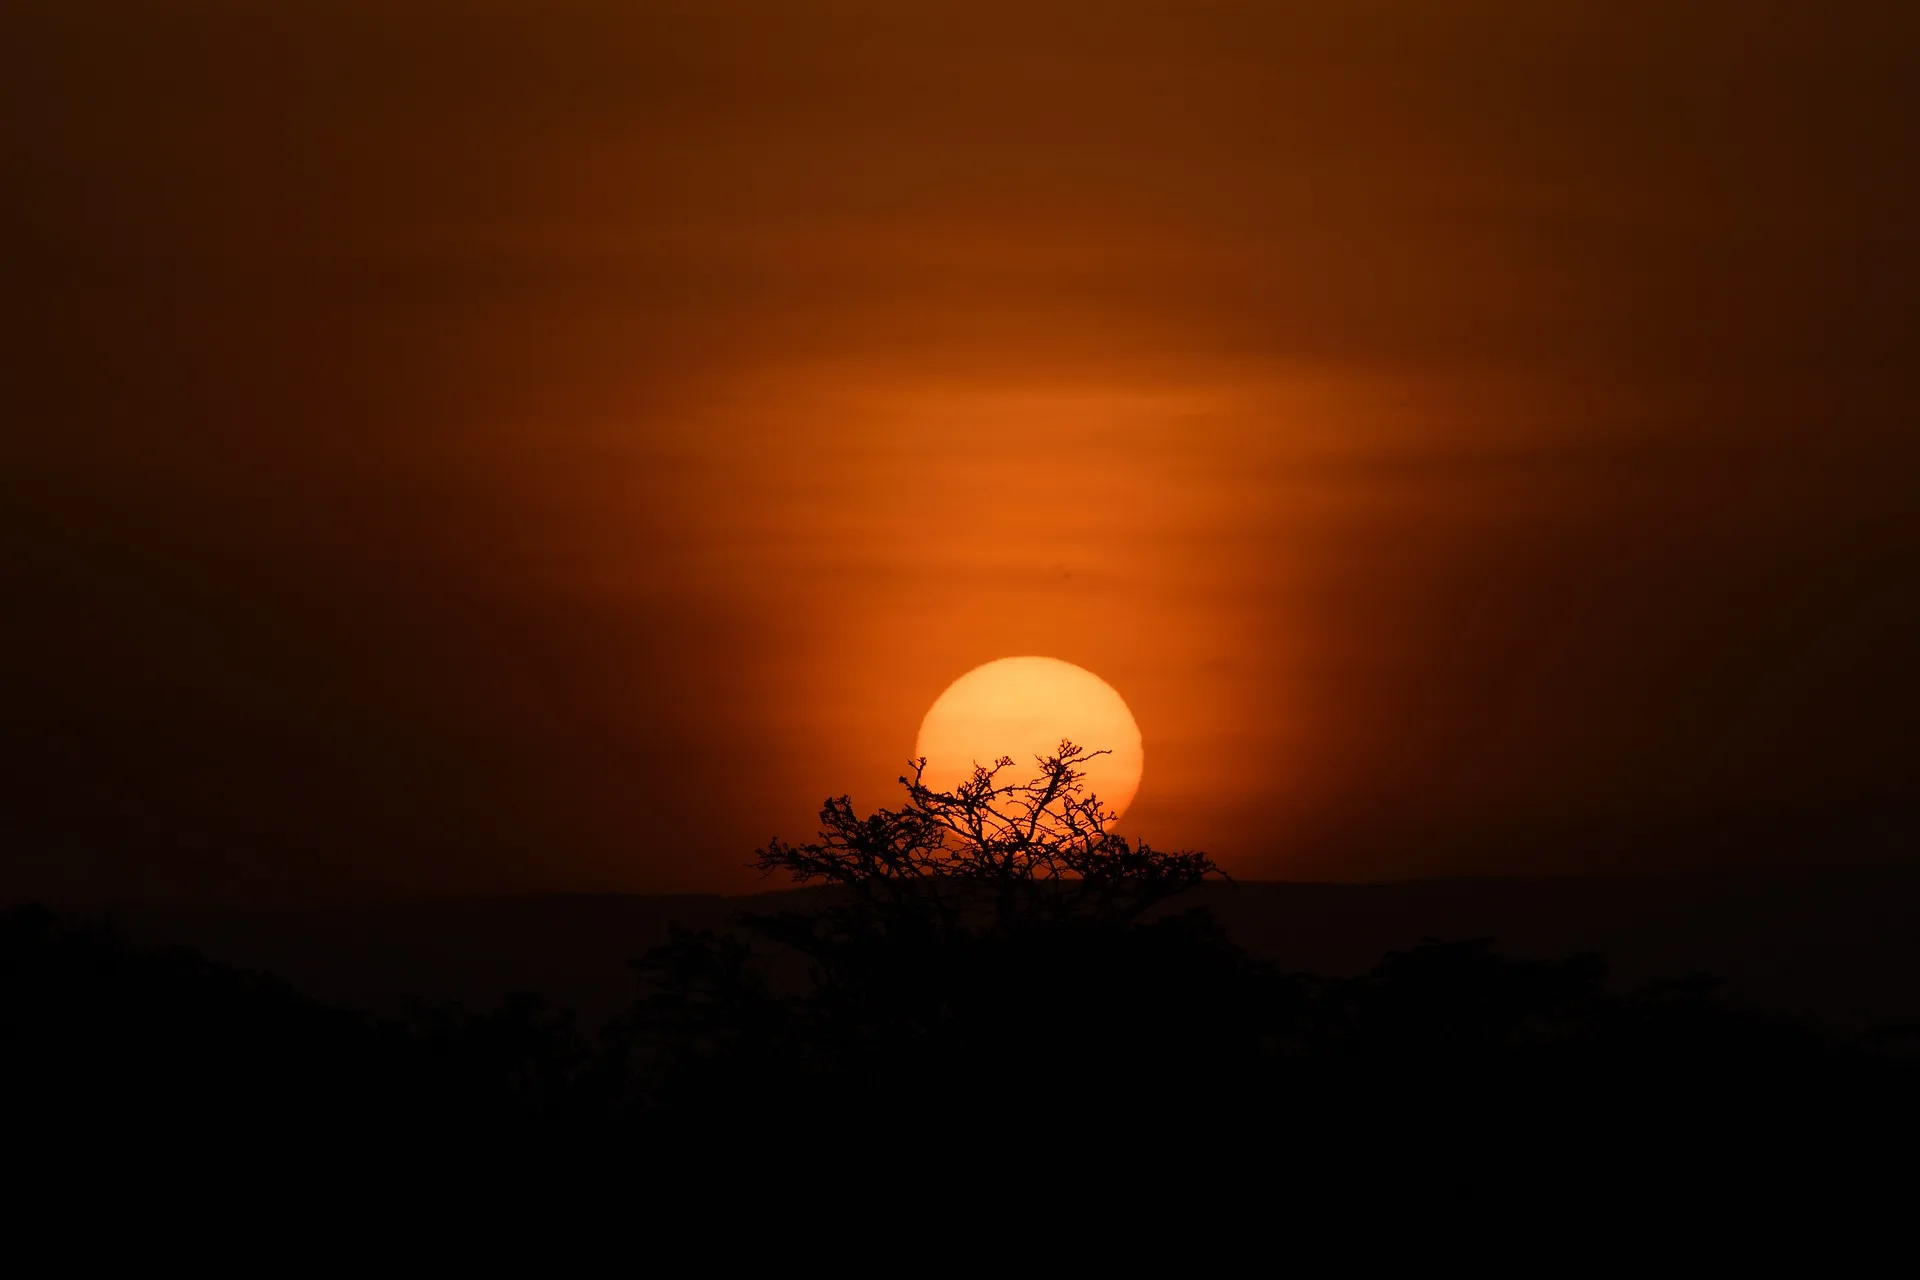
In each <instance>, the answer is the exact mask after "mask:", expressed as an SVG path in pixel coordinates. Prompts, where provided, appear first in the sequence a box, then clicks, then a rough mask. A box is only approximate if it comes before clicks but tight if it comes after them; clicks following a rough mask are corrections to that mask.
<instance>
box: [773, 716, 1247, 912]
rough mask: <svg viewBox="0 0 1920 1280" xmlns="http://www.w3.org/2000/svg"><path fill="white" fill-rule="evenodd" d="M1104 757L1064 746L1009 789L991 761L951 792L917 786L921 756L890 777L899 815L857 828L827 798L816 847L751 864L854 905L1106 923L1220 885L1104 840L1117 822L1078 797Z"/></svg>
mask: <svg viewBox="0 0 1920 1280" xmlns="http://www.w3.org/2000/svg"><path fill="white" fill-rule="evenodd" d="M1106 754H1107V752H1105V751H1094V752H1088V751H1087V750H1086V749H1085V748H1083V747H1080V746H1077V745H1076V744H1074V743H1072V742H1069V741H1064V740H1063V741H1062V742H1061V743H1060V748H1059V750H1058V752H1057V753H1056V754H1054V755H1052V756H1047V757H1044V758H1038V763H1039V773H1038V775H1037V776H1034V777H1032V778H1030V779H1028V780H1026V781H1013V780H1011V779H1010V777H1009V776H1008V771H1009V770H1010V769H1012V768H1013V767H1014V762H1013V760H1012V759H1011V758H1010V757H1007V756H1002V757H1000V758H999V759H998V760H996V761H994V762H993V764H992V765H991V766H985V765H976V766H975V767H974V770H973V773H972V774H971V776H969V777H968V778H967V779H966V780H965V781H963V782H962V783H961V784H960V785H959V786H957V787H955V788H954V789H953V790H952V791H936V790H934V789H933V788H931V787H929V786H927V785H926V783H925V781H924V778H925V775H926V766H927V762H926V760H925V758H924V757H923V758H921V759H917V760H915V761H913V773H912V774H911V775H910V776H902V777H901V778H900V779H899V781H900V784H901V785H902V786H903V787H905V788H906V791H907V803H906V804H905V805H904V806H903V807H902V808H899V809H884V808H883V809H879V810H877V811H876V812H875V813H873V814H872V815H871V816H870V817H866V818H862V817H860V816H859V815H858V814H857V813H855V812H854V809H853V803H852V801H851V800H850V799H849V798H848V797H846V796H837V797H834V798H833V799H830V800H828V801H827V802H826V805H825V807H824V808H822V809H821V811H820V838H819V839H818V840H817V841H815V842H813V843H810V844H800V845H795V844H789V843H787V842H785V841H783V840H777V839H776V840H774V841H772V842H770V843H769V844H768V845H767V847H766V848H764V849H761V850H760V851H759V852H758V854H757V856H756V859H755V862H754V865H755V866H757V867H758V868H759V869H760V870H762V871H763V872H767V873H769V874H771V873H774V872H784V873H786V874H787V875H788V876H790V877H791V878H792V879H793V880H794V882H795V883H798V884H826V885H839V886H844V887H845V888H846V890H847V891H848V892H849V894H850V895H851V896H852V898H853V899H854V900H855V901H858V902H868V903H873V902H882V901H884V902H889V903H894V904H906V903H914V904H920V905H925V906H928V907H931V908H934V909H937V910H942V911H946V910H953V911H971V910H975V909H978V908H981V907H992V908H995V909H998V910H999V911H1000V912H1001V913H1002V914H1003V915H1004V914H1005V913H1006V912H1008V911H1009V910H1013V911H1016V912H1017V913H1019V914H1020V915H1022V916H1035V915H1037V916H1040V917H1052V916H1097V917H1100V918H1108V919H1116V918H1117V919H1124V918H1131V917H1133V916H1136V915H1138V914H1139V913H1141V912H1142V911H1145V910H1146V909H1147V908H1149V907H1151V906H1153V905H1155V904H1156V903H1159V902H1162V901H1164V900H1165V899H1167V898H1170V897H1172V896H1174V895H1176V894H1179V893H1183V892H1185V891H1186V890H1188V889H1192V888H1194V887H1196V886H1198V885H1199V884H1200V883H1201V882H1202V881H1204V880H1206V879H1207V878H1208V877H1210V876H1211V877H1220V878H1225V874H1224V873H1223V872H1222V871H1221V870H1220V869H1219V868H1218V867H1216V866H1215V865H1214V864H1213V860H1212V859H1210V858H1209V857H1207V855H1206V854H1204V853H1194V852H1173V853H1168V852H1162V851H1161V850H1158V849H1155V848H1153V847H1152V846H1150V845H1148V844H1147V843H1146V842H1144V841H1141V842H1138V843H1135V842H1132V841H1129V840H1128V839H1127V838H1126V837H1124V836H1121V835H1118V834H1116V833H1115V832H1114V831H1113V830H1112V826H1113V823H1114V821H1115V819H1116V817H1117V816H1118V815H1116V814H1115V813H1113V812H1112V811H1111V810H1109V809H1107V808H1106V807H1105V805H1103V804H1102V803H1101V801H1100V798H1099V797H1098V796H1097V795H1095V794H1094V793H1092V792H1091V791H1089V790H1088V789H1087V787H1086V775H1085V772H1084V770H1083V768H1082V766H1083V765H1084V764H1085V762H1086V761H1088V760H1091V759H1093V758H1095V757H1097V756H1102V755H1106Z"/></svg>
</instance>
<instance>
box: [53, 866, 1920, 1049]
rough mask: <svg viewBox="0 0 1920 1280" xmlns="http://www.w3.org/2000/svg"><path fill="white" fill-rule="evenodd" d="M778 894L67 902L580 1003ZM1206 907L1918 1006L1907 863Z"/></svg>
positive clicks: (387, 972)
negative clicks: (655, 953)
mask: <svg viewBox="0 0 1920 1280" xmlns="http://www.w3.org/2000/svg"><path fill="white" fill-rule="evenodd" d="M786 898H787V895H781V894H761V895H754V896H750V897H723V896H720V895H702V894H684V895H637V894H636V895H625V894H581V895H549V896H538V897H516V898H491V899H471V900H455V901H445V902H434V903H420V904H411V905H392V906H372V907H353V908H324V909H310V910H278V911H233V910H203V911H195V910H162V909H120V910H117V911H115V912H114V913H113V914H112V915H111V917H104V913H102V912H99V911H86V910H83V909H78V908H67V909H65V910H63V912H62V914H63V915H66V916H68V917H69V918H73V919H83V918H93V919H101V918H103V917H104V918H108V919H110V922H111V923H112V924H113V925H114V926H115V927H116V928H117V929H119V930H120V931H121V932H122V933H123V934H124V935H125V936H127V937H128V938H129V939H130V940H131V941H134V942H138V943H146V944H180V945H185V946H190V947H192V948H194V949H196V950H199V951H201V952H203V953H205V954H206V955H207V956H209V957H210V958H213V959H216V960H221V961H225V962H227V963H229V964H236V965H241V966H244V967H247V968H254V969H261V970H265V971H268V972H271V973H274V974H278V975H279V976H281V977H283V978H285V979H287V980H288V981H290V982H292V983H293V984H295V985H296V986H298V987H300V988H302V989H303V990H305V991H307V992H309V993H310V994H312V995H314V996H317V997H319V998H321V999H324V1000H327V1001H330V1002H334V1003H339V1004H345V1005H349V1006H354V1007H359V1008H366V1009H372V1010H376V1011H380V1012H390V1013H391V1012H399V1011H400V1010H402V1009H403V1008H404V1007H405V1006H406V1004H407V1002H408V1001H409V1000H420V1001H424V1002H428V1003H444V1002H460V1003H464V1004H466V1005H468V1006H470V1007H486V1006H490V1005H492V1004H493V1003H494V1002H495V1001H496V1000H498V999H499V998H500V997H501V996H503V995H505V994H507V993H509V992H512V991H518V990H525V991H533V992H537V993H539V994H540V995H542V996H544V997H546V998H547V999H549V1000H551V1001H553V1002H555V1003H558V1004H563V1005H567V1006H570V1007H572V1008H575V1009H577V1010H579V1011H580V1012H581V1014H582V1015H583V1016H585V1017H587V1018H589V1019H592V1020H598V1019H600V1018H603V1017H606V1016H608V1015H611V1014H613V1013H615V1012H617V1011H618V1010H620V1009H621V1008H623V1007H624V1005H625V1004H626V1002H627V1001H628V999H629V998H630V997H631V994H632V992H633V979H632V975H631V973H630V971H629V969H628V965H627V962H628V960H629V959H630V958H631V957H633V956H636V955H638V954H640V953H641V952H644V951H646V950H647V949H648V948H650V947H651V946H653V945H654V944H656V943H658V942H660V941H662V940H663V939H664V938H665V937H666V934H667V929H668V926H669V925H670V924H671V923H675V922H677V923H681V924H684V925H687V926H690V927H693V928H709V927H717V926H719V925H721V924H723V923H724V922H725V920H726V918H727V917H728V916H729V915H730V914H731V913H733V912H735V911H738V910H741V909H743V908H745V909H766V908H768V907H769V906H771V905H773V904H775V903H778V902H779V901H782V900H784V899H786ZM1184 905H1204V906H1207V907H1211V908H1212V909H1213V910H1215V911H1216V912H1218V914H1219V916H1220V918H1221V919H1222V921H1223V922H1224V923H1225V924H1226V925H1227V927H1228V929H1229V931H1230V932H1231V933H1232V934H1233V936H1234V937H1235V938H1236V939H1238V940H1239V941H1240V942H1241V943H1242V944H1243V945H1245V946H1247V947H1248V948H1250V949H1252V950H1254V951H1256V952H1259V953H1261V954H1264V955H1267V956H1270V957H1272V958H1273V959H1275V960H1276V961H1278V962H1279V963H1280V964H1281V965H1282V966H1284V967H1285V968H1288V969H1292V970H1301V971H1312V972H1318V973H1324V974H1329V975H1340V974H1351V973H1355V972H1358V971H1360V970H1363V969H1365V968H1366V967H1368V966H1369V965H1371V964H1372V963H1373V962H1374V961H1376V960H1378V959H1379V958H1380V956H1381V955H1382V954H1383V953H1385V952H1387V951H1389V950H1393V949H1396V948H1403V947H1408V946H1412V945H1414V944H1415V943H1417V942H1419V941H1420V940H1421V939H1422V938H1427V937H1432V938H1442V939H1464V938H1482V937H1484V938H1492V939H1494V940H1495V941H1496V942H1497V943H1498V944H1499V946H1500V948H1501V949H1502V950H1505V951H1509V952H1511V953H1513V954H1517V955H1526V956H1562V955H1567V954H1571V953H1574V952H1580V951H1592V952H1597V953H1598V954H1600V955H1601V956H1603V957H1605V958H1606V959H1607V961H1608V962H1609V964H1610V966H1611V968H1612V970H1613V973H1614V975H1615V977H1616V980H1617V981H1618V982H1619V983H1621V984H1624V985H1635V984H1638V983H1641V982H1644V981H1648V980H1651V979H1655V978H1660V977H1682V976H1686V975H1689V974H1693V973H1708V974H1712V975H1715V976H1717V977H1719V978H1722V979H1724V980H1725V987H1724V988H1723V994H1724V995H1725V996H1726V998H1728V999H1730V1000H1733V1001H1735V1002H1737V1003H1741V1004H1747V1005H1751V1006H1753V1007H1757V1008H1761V1009H1766V1010H1770V1011H1774V1012H1779V1013H1786V1014H1793V1015H1796V1016H1802V1017H1809V1018H1813V1019H1815V1020H1818V1021H1821V1022H1825V1023H1828V1024H1830V1025H1834V1026H1837V1027H1846V1028H1857V1027H1861V1026H1865V1025H1870V1024H1875V1023H1883V1022H1891V1021H1897V1020H1905V1019H1916V1018H1920V868H1911V867H1898V868H1859V869H1836V870H1827V871H1816V872H1800V873H1776V874H1766V875H1751V874H1749V875H1732V874H1724V875H1679V876H1658V877H1651V876H1650V877H1620V878H1593V879H1586V878H1582V879H1457V880H1420V881H1405V882H1397V883H1385V884H1315V883H1259V882H1255V883H1242V884H1233V885H1225V884H1222V885H1213V886H1209V887H1208V888H1206V889H1204V890H1201V891H1198V892H1196V893H1194V894H1192V895H1189V896H1188V897H1186V898H1182V899H1179V900H1178V902H1177V904H1176V906H1184Z"/></svg>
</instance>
